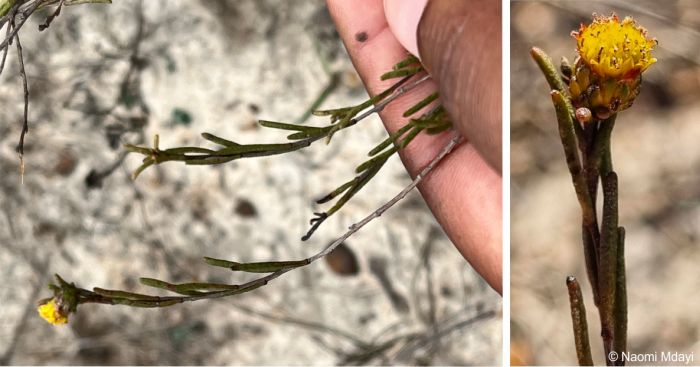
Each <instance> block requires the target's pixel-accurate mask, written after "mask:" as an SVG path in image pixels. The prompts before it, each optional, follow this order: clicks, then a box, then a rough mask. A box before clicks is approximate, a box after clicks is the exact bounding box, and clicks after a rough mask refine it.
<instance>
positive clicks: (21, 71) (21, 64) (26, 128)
mask: <svg viewBox="0 0 700 367" xmlns="http://www.w3.org/2000/svg"><path fill="white" fill-rule="evenodd" d="M10 24H11V25H12V27H13V28H16V27H15V24H14V19H13V20H12V21H11V23H10ZM15 43H16V44H17V60H18V62H19V75H20V76H21V77H22V86H23V87H24V119H23V121H22V132H21V133H20V135H19V144H18V145H17V153H19V171H20V177H21V180H22V183H24V136H25V135H26V134H27V131H29V121H28V118H29V86H28V84H27V73H26V71H25V70H24V57H23V56H22V44H21V43H20V41H19V34H17V33H15Z"/></svg>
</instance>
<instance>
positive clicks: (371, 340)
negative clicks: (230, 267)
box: [0, 0, 501, 365]
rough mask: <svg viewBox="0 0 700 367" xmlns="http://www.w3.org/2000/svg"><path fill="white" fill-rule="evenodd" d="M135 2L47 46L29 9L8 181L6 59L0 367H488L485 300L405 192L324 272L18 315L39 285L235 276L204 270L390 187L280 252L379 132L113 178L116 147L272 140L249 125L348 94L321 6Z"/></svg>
mask: <svg viewBox="0 0 700 367" xmlns="http://www.w3.org/2000/svg"><path fill="white" fill-rule="evenodd" d="M138 4H139V3H138V2H137V1H134V0H129V1H126V0H121V1H115V2H114V4H112V5H109V6H103V5H96V6H78V7H70V8H64V9H63V11H62V12H61V15H60V17H58V18H57V19H56V20H55V21H54V22H53V24H52V25H51V28H50V29H49V30H48V31H45V32H43V33H39V32H38V31H37V25H38V24H39V23H40V22H43V20H44V19H45V18H44V17H45V15H47V13H45V14H44V16H41V15H40V16H37V17H35V18H34V19H33V20H32V22H31V24H29V25H28V26H26V27H25V28H24V29H23V30H22V32H21V35H22V37H23V43H24V47H25V51H26V54H25V59H26V60H27V72H28V74H29V80H30V88H31V95H32V99H31V107H30V109H31V115H30V121H31V130H30V134H29V135H28V136H27V147H26V156H27V157H26V160H27V171H26V175H25V178H24V179H25V184H24V186H20V185H19V181H20V179H19V176H18V160H17V156H16V154H15V153H14V148H15V145H16V144H17V139H18V137H19V129H20V116H21V109H22V103H21V98H22V97H21V93H20V91H21V84H20V82H19V78H18V77H17V74H16V71H17V65H16V59H15V56H13V54H12V53H11V55H10V59H9V64H8V65H7V68H6V70H5V72H4V73H3V76H2V83H0V101H2V102H1V103H2V108H0V121H1V122H2V123H0V172H2V175H3V177H2V179H0V190H1V191H0V245H1V246H0V299H2V305H1V307H0V320H1V321H0V364H76V365H82V364H127V365H129V364H137V365H141V364H173V365H175V364H213V365H222V364H223V365H229V364H246V365H251V364H285V365H286V364H323V365H329V364H336V363H362V364H452V365H457V364H500V356H501V316H500V315H501V313H500V307H501V300H500V297H499V296H498V295H497V294H496V293H495V292H493V291H492V290H491V289H490V288H489V287H488V286H487V285H486V284H485V283H484V282H483V281H482V280H481V279H480V278H479V277H478V276H477V275H476V274H475V273H474V272H473V270H471V268H470V267H469V266H468V265H467V263H466V262H465V261H464V259H463V258H462V257H461V256H460V255H459V253H458V252H457V251H456V250H455V249H454V247H453V246H452V244H451V243H450V242H449V241H448V240H447V239H446V237H445V236H444V234H443V233H442V232H441V230H440V229H439V227H437V225H436V223H435V221H434V219H433V218H432V216H431V215H430V213H429V211H428V210H427V208H426V206H425V205H424V203H423V202H422V199H421V198H420V197H419V196H418V195H417V194H412V195H410V197H409V198H407V199H406V200H405V201H403V202H402V203H401V204H400V205H399V206H398V207H397V208H395V209H393V210H391V211H390V212H389V213H387V215H385V216H383V217H382V218H381V219H380V220H379V221H377V222H375V223H372V224H371V225H369V226H367V227H366V228H365V229H364V230H363V231H361V232H360V233H358V234H357V235H356V236H353V237H352V238H351V239H350V240H349V242H348V245H349V250H348V251H345V252H343V253H339V254H337V256H336V257H335V260H334V261H333V263H332V264H333V266H332V267H331V266H329V263H327V262H319V263H317V264H314V265H313V266H310V267H308V268H304V269H302V270H300V271H295V272H292V273H290V274H289V275H287V276H284V277H283V278H281V279H278V280H276V281H274V282H273V283H271V284H270V285H268V286H267V287H265V288H263V289H260V290H257V291H255V292H252V293H250V294H246V295H244V296H241V297H239V298H236V299H227V300H219V301H211V302H209V301H206V302H199V303H193V304H187V305H180V306H176V307H173V308H170V309H167V310H164V311H163V310H144V309H129V308H124V307H108V306H99V305H87V306H83V307H81V308H80V311H79V313H78V314H77V315H76V316H75V317H74V318H73V320H71V323H70V325H69V326H65V327H51V326H50V325H48V324H46V323H45V322H43V321H42V320H41V319H39V317H38V316H37V315H36V313H35V311H34V307H35V306H34V302H35V301H36V300H38V299H39V298H43V297H46V296H48V295H49V293H48V291H46V290H45V288H44V287H45V285H46V283H47V282H48V281H49V279H50V276H51V274H53V273H59V274H61V275H62V276H63V277H65V278H66V279H68V280H69V281H75V282H77V284H78V285H80V286H82V287H85V288H91V287H94V286H100V287H106V288H122V289H127V290H132V291H139V292H144V291H148V289H145V288H144V287H142V286H140V285H138V283H137V279H138V277H139V276H148V277H158V278H161V279H167V280H172V281H176V282H179V281H188V280H209V281H223V282H226V281H228V282H237V281H241V280H242V279H241V278H242V276H240V275H235V274H231V273H229V272H227V271H225V270H222V269H215V268H211V267H207V266H206V265H205V264H204V263H203V262H202V260H201V257H202V256H204V255H206V256H213V257H220V258H228V259H238V260H242V261H264V260H273V259H277V260H282V259H285V260H286V259H297V258H302V257H306V256H309V255H311V254H313V253H315V252H316V251H317V250H318V249H319V248H320V247H321V246H324V245H326V244H327V243H328V242H329V241H331V240H332V239H333V238H334V237H335V236H336V235H338V234H339V233H341V232H342V231H344V229H345V228H347V226H348V225H350V224H351V223H353V222H355V221H357V220H358V219H360V218H361V217H364V216H365V215H366V214H367V213H369V212H371V211H372V210H374V209H375V208H376V207H377V206H378V205H380V204H381V203H383V202H385V201H386V200H388V199H389V198H390V197H391V196H393V195H394V193H396V192H398V191H400V190H401V189H402V188H403V187H404V186H405V185H406V184H407V183H408V182H409V181H408V176H407V175H406V173H405V172H404V170H403V167H402V166H401V164H400V162H399V161H398V159H393V160H392V161H391V162H390V163H389V164H388V165H387V167H385V171H384V172H382V174H380V175H379V176H378V177H377V178H376V180H375V182H374V183H372V184H370V185H368V186H367V187H366V189H365V190H364V192H363V193H361V194H360V195H358V197H357V198H355V199H354V200H353V201H352V202H350V203H349V204H348V205H347V207H346V208H345V209H344V210H343V211H342V213H340V214H338V215H337V216H335V217H334V218H332V219H330V220H328V221H327V222H326V223H325V224H324V226H323V227H322V228H321V229H320V231H318V232H317V233H316V235H315V236H314V238H313V239H312V240H311V241H309V242H308V243H302V242H300V241H299V238H300V237H301V235H302V234H303V233H304V232H305V231H306V229H307V225H308V220H309V219H310V218H311V215H312V211H313V209H315V208H314V206H313V204H312V202H313V200H314V199H315V198H318V197H319V196H321V195H323V194H325V193H327V192H328V191H329V190H331V189H333V188H335V187H336V186H337V185H339V184H341V183H342V182H344V181H345V180H346V179H348V178H350V177H352V175H353V170H354V167H355V165H356V164H359V163H360V162H362V161H363V160H364V159H365V158H363V157H365V156H366V153H367V151H368V150H369V149H371V147H372V146H373V144H374V143H375V142H378V141H380V139H382V138H383V137H384V136H385V132H384V129H383V127H382V126H381V123H380V121H379V120H378V119H376V118H373V119H370V120H368V121H366V122H363V126H362V127H361V128H359V129H352V130H353V131H350V132H344V133H342V134H340V135H337V136H336V137H335V139H334V141H333V142H332V144H330V145H329V146H324V145H323V144H318V145H316V146H313V147H312V148H310V149H308V150H306V151H303V152H299V153H295V154H290V155H288V156H282V157H272V158H266V159H258V160H249V161H240V162H237V163H232V164H227V165H224V166H218V167H185V166H183V165H179V164H165V165H163V166H160V167H157V168H156V169H149V170H148V171H146V172H145V173H144V174H143V175H142V176H141V177H140V178H139V179H138V180H137V181H136V182H132V181H131V180H130V178H129V174H130V173H131V171H132V170H133V169H135V168H136V167H137V166H138V163H139V158H138V157H136V156H129V157H127V158H126V160H125V161H124V162H121V161H120V160H119V157H120V149H119V146H120V144H121V143H123V142H137V141H141V142H142V143H146V142H147V141H148V142H150V140H151V137H152V136H153V134H155V133H160V135H161V147H164V148H165V147H172V146H175V145H206V144H207V143H206V142H205V141H204V140H203V139H202V138H201V137H200V136H199V133H200V132H203V131H207V132H212V133H216V134H218V135H221V136H223V137H226V138H230V139H235V140H237V141H241V142H254V141H260V142H277V141H281V140H283V139H284V137H285V136H286V134H284V133H283V132H278V131H271V130H267V129H260V128H258V127H257V126H256V124H255V121H256V119H257V118H264V119H272V120H278V121H295V120H296V119H297V118H299V117H300V116H301V115H303V113H304V111H305V110H306V109H307V108H308V107H309V106H310V105H311V103H312V101H314V99H315V98H316V96H317V95H318V94H319V93H320V92H321V91H322V90H323V89H324V88H325V87H326V86H327V85H328V83H329V80H330V74H331V73H338V75H340V79H339V80H340V83H339V84H338V86H337V88H336V89H335V90H334V91H333V93H332V97H331V98H330V99H329V100H328V101H327V102H326V103H325V104H324V107H337V106H347V105H351V104H356V103H359V102H360V101H362V100H363V99H364V98H365V97H366V95H365V92H364V90H363V88H362V86H361V84H360V82H359V79H358V78H357V76H356V75H355V73H354V71H353V69H352V67H351V65H350V62H349V60H348V59H347V56H346V54H345V50H344V49H343V48H342V45H341V43H340V41H339V40H338V39H337V36H336V35H335V32H334V27H333V25H332V22H331V20H330V18H329V16H328V15H327V13H326V10H325V6H324V3H323V2H322V1H320V0H313V1H312V0H303V1H302V0H295V1H283V0H264V1H253V0H237V1H184V0H179V1H173V0H167V1H162V0H161V1H156V0H148V1H144V2H143V5H144V8H143V14H144V19H143V21H142V22H141V21H139V16H138V14H139V11H138V9H139V6H138ZM138 24H142V27H141V28H140V31H139V26H138ZM138 34H140V36H139V37H137V36H136V35H138ZM136 39H139V40H140V41H139V42H134V40H136ZM13 52H14V51H13ZM324 64H325V65H324ZM310 123H317V124H323V123H326V121H325V120H323V119H316V120H311V121H310ZM91 171H94V172H93V173H92V174H91ZM333 269H335V270H333ZM342 273H345V274H346V275H344V276H343V275H342Z"/></svg>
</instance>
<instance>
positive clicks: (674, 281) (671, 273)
mask: <svg viewBox="0 0 700 367" xmlns="http://www.w3.org/2000/svg"><path fill="white" fill-rule="evenodd" d="M662 4H663V5H662ZM611 11H616V12H617V14H618V15H619V16H622V17H623V16H626V15H632V16H634V17H635V18H636V19H637V20H638V21H639V23H641V24H642V25H643V26H645V27H646V28H647V29H648V30H649V32H650V34H651V35H652V36H654V37H656V38H657V39H658V40H659V47H658V49H657V51H656V52H655V56H656V57H657V59H658V60H659V61H658V63H657V64H655V65H653V66H652V67H651V68H650V69H649V71H648V72H647V73H645V74H644V83H643V86H642V92H641V95H640V96H639V98H638V99H637V101H636V102H635V105H634V106H633V107H632V108H631V109H630V110H628V111H625V112H623V113H621V114H620V115H619V116H618V119H617V124H616V127H615V131H614V132H613V147H612V148H613V153H612V155H613V163H614V165H615V170H616V171H617V173H618V175H619V182H620V225H623V226H625V227H626V229H627V240H626V242H627V245H626V254H627V256H626V258H627V271H628V278H627V281H628V299H629V350H630V352H633V353H653V352H659V353H661V352H662V351H678V352H685V353H690V352H694V354H695V362H694V363H695V364H700V342H699V341H698V340H699V339H700V329H699V325H700V313H698V310H699V309H700V294H699V293H698V291H697V290H698V289H699V288H700V267H698V263H700V251H698V241H699V238H700V174H699V172H700V145H699V144H698V141H700V124H698V120H699V119H700V65H699V63H700V32H698V29H700V3H699V2H697V1H694V0H685V1H684V0H678V1H634V2H632V1H596V2H587V1H557V2H545V1H517V2H513V3H512V18H511V21H512V24H511V26H512V29H511V37H512V45H511V83H512V86H511V99H512V104H511V106H512V108H511V141H512V146H511V170H512V176H511V177H512V181H511V183H512V187H511V204H512V207H511V224H512V226H511V261H512V266H511V291H512V298H511V300H512V303H511V317H512V322H511V328H512V329H511V330H512V335H513V337H512V340H513V343H514V344H513V346H514V348H515V349H517V350H518V353H519V355H520V357H522V358H523V359H524V360H525V361H526V362H529V363H534V364H568V365H572V364H575V363H576V354H575V351H574V342H573V334H572V331H571V318H570V315H569V304H568V296H567V292H566V286H565V283H564V280H565V277H566V276H567V275H570V274H571V275H576V276H577V277H578V278H579V279H581V280H582V284H583V286H584V289H583V291H584V296H585V301H586V306H587V310H588V320H589V329H590V334H591V338H592V340H591V343H592V346H593V347H594V359H595V361H596V362H597V363H602V362H603V359H602V358H603V356H602V351H601V342H600V338H599V337H598V336H597V335H599V333H600V328H599V324H598V321H597V320H598V317H597V312H596V310H595V307H594V306H593V304H592V300H591V296H590V287H588V284H587V281H585V280H584V279H586V276H585V269H584V265H583V257H582V256H583V255H582V246H581V238H580V223H581V222H580V212H579V207H578V203H577V202H576V197H575V194H574V191H573V186H572V185H571V178H570V176H569V173H568V170H567V169H566V164H565V161H564V155H563V149H562V147H561V143H560V141H559V138H558V133H557V128H556V120H555V116H554V108H553V107H552V105H551V101H550V99H549V97H548V95H547V92H548V88H547V86H546V84H545V81H544V78H543V77H542V75H541V73H540V72H539V70H538V69H537V67H536V65H535V63H534V62H533V61H532V60H531V58H530V57H529V54H528V51H529V49H530V48H531V47H532V46H538V47H540V48H542V49H544V50H545V51H546V52H547V53H549V55H550V56H552V58H553V59H554V60H559V58H560V57H561V56H567V57H568V58H569V60H573V58H574V53H575V45H576V44H575V41H574V39H573V38H572V37H570V36H569V33H570V32H571V31H572V30H575V29H577V28H578V25H579V23H581V22H589V21H590V20H591V14H592V13H593V12H598V13H599V14H610V12H611Z"/></svg>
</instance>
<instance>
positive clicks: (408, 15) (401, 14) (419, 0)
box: [384, 0, 428, 57]
mask: <svg viewBox="0 0 700 367" xmlns="http://www.w3.org/2000/svg"><path fill="white" fill-rule="evenodd" d="M427 3H428V0H411V1H406V0H384V13H385V14H386V20H387V23H388V24H389V28H390V29H391V32H392V33H393V34H394V36H395V37H396V39H397V40H398V41H399V43H401V45H402V46H403V47H404V48H405V49H406V50H407V51H408V52H410V53H412V54H414V55H416V56H418V57H420V55H418V23H419V22H420V19H421V16H422V15H423V10H425V6H426V4H427Z"/></svg>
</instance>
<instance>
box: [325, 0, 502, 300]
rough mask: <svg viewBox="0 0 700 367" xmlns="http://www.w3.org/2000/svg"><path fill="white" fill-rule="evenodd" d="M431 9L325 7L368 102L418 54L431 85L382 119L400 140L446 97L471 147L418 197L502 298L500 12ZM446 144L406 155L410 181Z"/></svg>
mask: <svg viewBox="0 0 700 367" xmlns="http://www.w3.org/2000/svg"><path fill="white" fill-rule="evenodd" d="M426 2H427V0H415V1H413V0H411V1H406V0H385V1H384V2H383V1H382V0H353V1H347V0H327V4H328V8H329V11H330V13H331V16H332V17H333V19H334V21H335V24H336V27H337V29H338V32H339V34H340V36H341V38H342V39H343V42H344V43H345V47H346V48H347V50H348V53H349V54H350V57H351V59H352V61H353V64H354V65H355V68H356V69H357V71H358V73H359V74H360V77H361V78H362V80H363V82H364V84H365V87H366V88H367V90H368V92H369V93H370V95H376V94H378V93H380V92H382V91H383V90H385V89H386V88H387V87H388V86H390V85H391V84H392V83H394V81H381V80H380V75H381V74H383V73H384V72H386V71H388V70H391V67H392V66H393V65H394V64H395V63H397V62H398V61H400V60H402V59H403V58H405V56H406V51H405V49H404V46H405V47H406V49H409V50H410V51H412V52H413V53H415V52H418V53H419V57H420V58H421V61H422V62H423V64H424V65H425V67H426V69H427V70H428V71H429V72H430V74H431V76H432V79H433V81H429V82H426V83H423V84H422V85H420V86H419V87H417V88H416V89H415V90H414V91H413V92H412V93H409V94H407V95H405V96H402V97H401V98H399V99H397V100H396V101H394V102H393V103H391V104H389V105H388V106H387V107H386V108H385V109H384V110H383V111H382V112H381V113H380V116H381V118H382V121H383V122H384V125H385V127H386V128H387V130H388V131H390V132H393V131H395V130H396V129H397V128H399V127H400V126H401V125H402V124H403V123H404V120H405V118H403V117H402V113H403V111H405V110H406V109H408V108H409V107H410V106H412V105H413V104H415V103H416V102H418V101H419V100H420V99H422V98H423V97H425V96H427V95H428V94H430V93H432V92H434V91H436V90H439V91H440V96H441V101H442V103H443V105H444V106H445V108H446V109H447V112H448V114H449V115H450V117H451V118H452V121H453V123H454V125H455V127H456V128H457V129H458V130H459V131H460V133H461V134H462V135H464V136H465V137H466V138H467V143H465V144H462V145H460V146H459V147H457V148H456V149H455V150H454V151H453V152H452V153H451V154H450V155H449V156H448V157H446V158H445V159H444V160H443V161H442V163H441V164H440V165H439V166H438V167H437V168H436V169H435V170H433V172H432V173H431V174H430V176H428V177H427V178H426V179H425V180H424V181H423V182H422V183H421V184H420V185H419V189H420V192H421V194H422V195H423V197H424V198H425V200H426V202H427V203H428V206H429V207H430V209H431V211H432V212H433V214H434V215H435V217H436V219H437V220H438V222H439V223H440V224H441V225H442V227H443V228H444V230H445V232H446V233H447V235H448V237H449V238H450V239H451V240H452V242H453V243H454V244H455V246H456V247H457V249H458V250H459V251H460V252H461V253H462V255H463V256H464V257H465V258H466V259H467V261H469V262H470V263H471V265H472V266H473V267H474V269H475V270H476V271H477V272H479V274H481V275H482V276H483V277H484V279H486V281H487V282H488V283H489V284H490V285H491V287H493V288H494V289H495V290H496V291H498V292H499V293H500V292H501V289H502V284H501V283H502V282H501V279H502V248H501V244H502V231H501V227H502V215H501V212H502V208H501V203H502V191H501V174H500V172H501V15H500V14H501V4H500V1H494V0H432V1H430V3H429V4H428V5H427V6H425V3H426ZM424 7H425V11H424V12H423V8H424ZM385 8H386V10H387V13H386V15H385ZM421 13H423V15H422V20H421V22H420V25H418V19H421ZM387 15H388V18H389V21H387ZM390 26H391V28H390ZM416 27H417V31H416ZM392 31H393V32H392ZM397 38H398V39H397ZM399 40H401V42H399ZM402 43H403V44H404V46H402ZM448 140H449V134H448V133H443V134H440V135H434V136H428V135H421V136H418V137H417V138H416V139H415V140H414V141H413V142H412V143H411V144H410V145H408V146H407V147H406V148H405V149H404V150H402V151H401V152H400V155H401V159H402V161H403V163H404V165H405V166H406V169H407V170H408V172H409V173H410V174H411V175H412V176H415V175H416V174H417V173H418V172H419V171H420V170H421V168H422V167H423V166H425V165H426V164H427V163H428V162H429V161H430V160H431V159H432V158H433V157H434V156H435V155H437V153H438V152H439V151H440V150H441V149H442V148H443V146H444V145H445V144H446V143H447V141H448Z"/></svg>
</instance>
